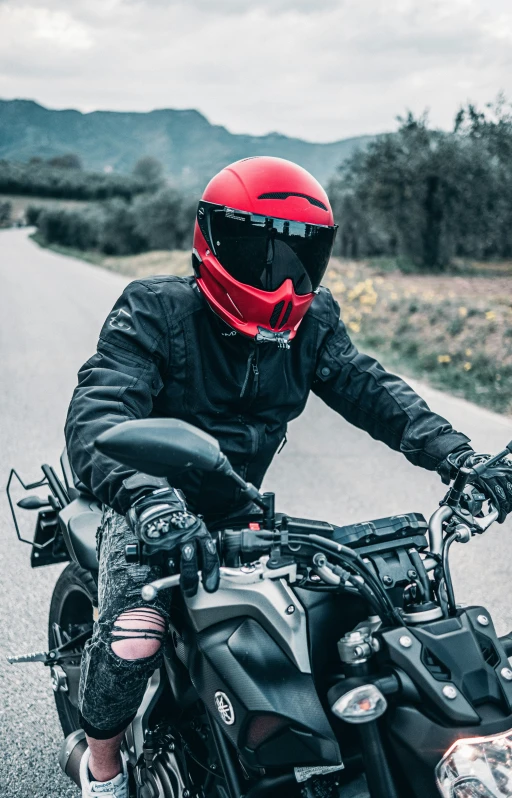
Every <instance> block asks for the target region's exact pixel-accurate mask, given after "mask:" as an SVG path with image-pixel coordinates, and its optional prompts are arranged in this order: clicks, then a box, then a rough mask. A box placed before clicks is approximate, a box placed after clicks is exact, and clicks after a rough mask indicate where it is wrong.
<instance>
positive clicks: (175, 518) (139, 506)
mask: <svg viewBox="0 0 512 798" xmlns="http://www.w3.org/2000/svg"><path fill="white" fill-rule="evenodd" d="M126 520H127V521H128V524H129V526H130V528H131V529H132V530H133V531H134V532H135V533H136V534H137V535H138V536H139V537H140V538H141V540H143V541H144V542H146V543H150V544H153V545H155V544H156V545H159V546H160V547H161V548H165V549H166V550H168V551H169V552H171V553H172V552H173V551H174V550H176V551H177V550H178V549H179V550H180V571H181V577H180V587H181V590H182V592H183V594H184V595H185V596H187V597H191V596H195V594H196V593H197V588H198V585H199V577H198V574H197V571H198V568H199V564H198V553H199V555H200V560H201V572H202V576H201V579H202V583H203V587H204V589H205V590H206V591H208V593H213V592H214V591H215V590H217V588H218V586H219V579H220V570H219V568H220V563H219V557H218V554H217V547H216V546H215V542H214V541H213V539H212V537H211V535H210V533H209V532H208V530H207V528H206V527H205V525H204V523H203V521H202V520H201V519H200V518H198V517H197V516H196V515H194V514H193V513H191V512H189V511H188V510H187V508H186V505H185V502H184V501H182V499H181V498H180V496H179V494H178V493H177V492H176V491H175V490H173V489H172V488H160V489H159V490H154V491H151V493H148V494H146V495H145V496H142V497H141V498H139V499H137V500H136V501H135V502H134V503H133V505H132V506H131V507H130V509H129V510H128V513H127V515H126Z"/></svg>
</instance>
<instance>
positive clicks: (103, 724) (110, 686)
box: [78, 507, 171, 740]
mask: <svg viewBox="0 0 512 798" xmlns="http://www.w3.org/2000/svg"><path fill="white" fill-rule="evenodd" d="M135 540H136V538H135V536H134V534H133V532H132V531H131V530H130V528H129V526H128V524H127V523H126V520H125V518H124V516H122V515H118V513H116V512H114V510H112V509H111V508H110V507H105V508H104V510H103V517H102V520H101V525H100V527H99V530H98V553H99V565H100V567H99V581H98V609H99V617H98V620H97V622H96V623H95V624H94V630H93V635H92V637H91V638H90V640H88V641H87V644H86V646H85V649H84V653H83V656H82V665H81V673H80V689H79V701H78V708H79V711H80V721H81V725H82V728H83V729H84V730H85V732H86V733H87V734H88V735H89V736H90V737H93V738H95V739H100V740H101V739H103V740H105V739H109V738H111V737H114V736H115V735H116V734H118V733H119V732H120V731H122V730H123V729H125V728H126V726H128V724H129V723H131V721H132V720H133V718H134V717H135V715H136V713H137V710H138V708H139V705H140V703H141V701H142V698H143V696H144V692H145V690H146V685H147V681H148V679H149V677H150V676H151V674H152V673H153V671H154V670H155V669H156V668H159V667H160V664H161V659H162V643H163V640H164V636H165V633H166V628H167V621H168V618H169V604H170V599H171V597H170V592H169V591H168V590H164V591H163V592H162V593H159V594H158V596H157V598H156V599H155V600H154V601H152V602H151V604H147V605H145V604H144V602H143V600H142V599H141V594H140V591H141V588H142V587H143V585H145V584H146V583H147V582H151V581H153V580H154V579H158V578H159V577H161V576H162V572H161V568H159V567H156V566H149V565H136V564H135V565H134V564H128V563H127V562H126V560H125V556H124V551H125V546H126V544H127V543H133V542H135ZM141 638H142V639H143V640H144V641H145V642H144V644H143V646H142V647H143V648H144V649H145V651H146V653H148V652H149V656H143V657H140V655H139V656H138V657H133V656H132V654H133V651H132V652H131V651H130V646H132V648H133V647H134V645H135V646H137V645H138V646H139V649H140V642H139V643H138V644H137V640H139V641H140V639H141ZM116 652H117V653H116Z"/></svg>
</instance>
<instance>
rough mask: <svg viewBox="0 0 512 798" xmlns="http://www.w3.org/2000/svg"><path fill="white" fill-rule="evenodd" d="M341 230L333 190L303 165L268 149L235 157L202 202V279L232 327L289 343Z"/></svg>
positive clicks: (198, 259)
mask: <svg viewBox="0 0 512 798" xmlns="http://www.w3.org/2000/svg"><path fill="white" fill-rule="evenodd" d="M336 229H337V228H336V226H335V225H334V220H333V215H332V210H331V206H330V204H329V200H328V198H327V194H326V193H325V191H324V190H323V188H322V187H321V185H320V183H318V181H317V180H315V178H314V177H313V176H312V175H310V174H309V172H306V170H305V169H303V168H302V167H301V166H297V164H294V163H291V161H285V160H283V159H282V158H270V157H267V156H262V157H257V158H246V159H245V160H242V161H237V162H236V163H234V164H231V165H230V166H226V168H225V169H223V170H222V171H221V172H219V173H218V174H217V175H216V176H215V177H214V178H212V180H211V181H210V182H209V183H208V185H207V187H206V189H205V191H204V194H203V197H202V199H201V200H200V202H199V207H198V209H197V218H196V224H195V229H194V252H193V258H192V259H193V263H194V270H195V273H196V278H197V284H198V286H199V288H200V290H201V291H202V293H203V294H204V296H205V298H206V300H207V302H208V303H209V305H210V307H211V308H212V309H213V310H214V311H215V313H217V314H218V315H219V316H220V317H221V318H222V319H223V320H224V321H225V322H226V323H227V324H229V325H230V327H233V328H234V329H235V330H237V331H238V332H240V333H243V334H244V335H248V336H250V337H251V338H256V340H260V341H263V340H275V341H277V342H278V343H280V344H281V345H282V346H286V345H287V341H288V340H290V339H291V338H293V337H294V335H295V333H296V332H297V328H298V326H299V324H300V322H301V321H302V318H303V316H304V314H305V313H306V311H307V309H308V308H309V306H310V305H311V302H312V301H313V298H314V296H315V292H316V290H317V289H318V286H319V285H320V281H321V279H322V277H323V275H324V273H325V270H326V268H327V264H328V262H329V258H330V256H331V251H332V246H333V243H334V238H335V235H336Z"/></svg>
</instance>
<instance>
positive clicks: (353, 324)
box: [348, 321, 361, 333]
mask: <svg viewBox="0 0 512 798" xmlns="http://www.w3.org/2000/svg"><path fill="white" fill-rule="evenodd" d="M348 326H349V329H351V330H352V332H355V333H358V332H359V331H360V330H361V325H360V324H359V322H358V321H349V323H348Z"/></svg>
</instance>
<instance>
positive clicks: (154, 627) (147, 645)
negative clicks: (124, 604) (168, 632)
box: [111, 607, 165, 660]
mask: <svg viewBox="0 0 512 798" xmlns="http://www.w3.org/2000/svg"><path fill="white" fill-rule="evenodd" d="M164 634H165V620H164V619H163V617H162V616H161V615H160V613H159V612H158V611H157V610H155V609H153V608H152V607H140V608H137V609H133V610H127V611H126V612H123V613H121V615H119V616H118V617H117V618H116V620H115V622H114V627H113V629H112V637H113V638H116V637H117V638H119V639H118V640H115V639H113V640H112V644H111V648H112V651H113V652H114V654H116V655H117V656H118V657H120V658H121V659H127V660H136V659H144V658H145V657H152V656H153V655H154V654H156V653H157V651H158V650H159V648H160V646H161V645H162V640H163V637H164Z"/></svg>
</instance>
